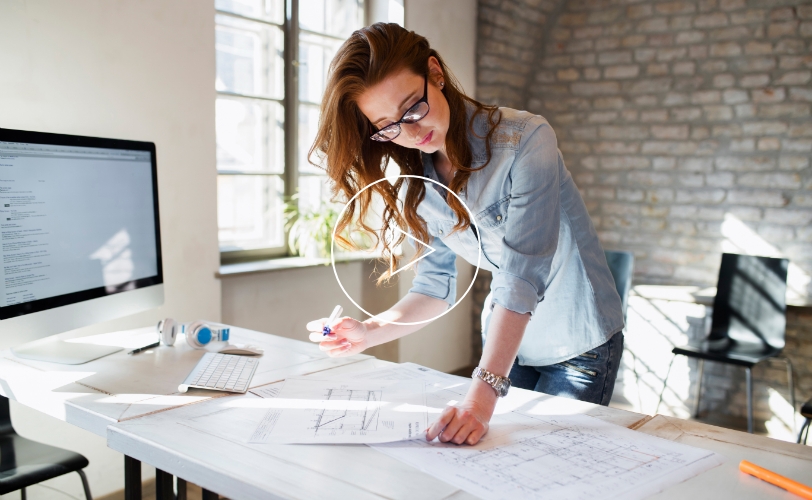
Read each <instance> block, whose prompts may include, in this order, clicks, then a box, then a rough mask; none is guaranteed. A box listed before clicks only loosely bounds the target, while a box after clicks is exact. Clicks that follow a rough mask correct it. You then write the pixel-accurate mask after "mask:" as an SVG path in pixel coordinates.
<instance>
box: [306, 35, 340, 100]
mask: <svg viewBox="0 0 812 500" xmlns="http://www.w3.org/2000/svg"><path fill="white" fill-rule="evenodd" d="M341 43H342V42H341V41H340V40H335V39H333V38H327V37H323V36H318V35H312V34H308V33H302V34H301V35H300V36H299V100H300V101H305V102H314V103H319V102H321V96H322V94H324V86H325V84H326V83H327V71H328V70H329V69H330V62H331V61H332V60H333V56H335V53H336V52H337V51H338V48H339V47H340V46H341Z"/></svg>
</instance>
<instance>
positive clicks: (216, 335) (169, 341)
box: [157, 318, 230, 349]
mask: <svg viewBox="0 0 812 500" xmlns="http://www.w3.org/2000/svg"><path fill="white" fill-rule="evenodd" d="M157 330H158V338H159V339H160V341H161V343H162V344H164V345H173V344H174V343H175V339H176V338H177V336H178V333H185V334H186V342H187V343H188V344H189V345H190V346H192V347H194V348H195V349H204V348H205V347H206V344H208V343H209V342H212V341H214V342H228V337H229V331H230V329H229V328H227V327H218V326H212V325H210V324H208V323H205V322H203V321H195V322H193V323H178V322H176V321H175V320H174V319H172V318H166V319H164V320H162V321H160V322H158V326H157Z"/></svg>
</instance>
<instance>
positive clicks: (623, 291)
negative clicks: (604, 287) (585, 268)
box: [603, 250, 634, 321]
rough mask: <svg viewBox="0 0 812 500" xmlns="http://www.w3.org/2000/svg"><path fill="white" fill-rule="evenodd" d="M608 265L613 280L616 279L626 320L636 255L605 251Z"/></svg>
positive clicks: (616, 286)
mask: <svg viewBox="0 0 812 500" xmlns="http://www.w3.org/2000/svg"><path fill="white" fill-rule="evenodd" d="M603 253H604V255H606V264H608V265H609V271H610V272H611V273H612V278H614V279H615V288H616V289H617V293H618V295H620V304H621V306H622V307H623V320H624V321H625V320H626V309H627V308H628V306H629V290H631V288H632V274H633V273H634V254H632V253H631V252H619V251H615V250H605V251H604V252H603Z"/></svg>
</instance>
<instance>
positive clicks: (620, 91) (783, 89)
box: [475, 0, 812, 419]
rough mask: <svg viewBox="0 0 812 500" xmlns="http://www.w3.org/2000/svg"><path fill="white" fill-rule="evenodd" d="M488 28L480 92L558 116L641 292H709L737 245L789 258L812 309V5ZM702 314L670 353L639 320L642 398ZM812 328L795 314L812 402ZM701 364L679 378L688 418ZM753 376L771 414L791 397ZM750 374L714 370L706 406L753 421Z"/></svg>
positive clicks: (497, 15) (552, 5)
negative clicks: (724, 256) (748, 415)
mask: <svg viewBox="0 0 812 500" xmlns="http://www.w3.org/2000/svg"><path fill="white" fill-rule="evenodd" d="M479 24H480V25H479V39H478V51H477V57H478V61H477V63H478V64H477V67H478V92H477V97H478V98H479V99H481V100H483V101H485V102H489V103H495V104H499V105H503V106H510V107H515V108H520V109H527V110H529V111H531V112H535V113H538V114H541V115H543V116H545V117H546V118H547V119H548V120H549V121H550V123H551V124H552V126H553V127H554V129H555V131H556V134H557V136H558V141H559V147H560V148H561V150H562V152H563V154H564V160H565V162H566V164H567V166H568V168H569V169H570V171H571V172H572V173H573V176H574V178H575V181H576V184H577V185H578V187H579V189H581V192H582V194H583V196H584V200H585V201H586V203H587V206H588V208H589V212H590V215H591V217H592V219H593V222H594V223H595V226H596V228H597V230H598V232H599V236H600V238H601V242H602V243H603V245H604V247H605V248H607V249H619V250H629V251H633V252H634V254H635V257H636V262H635V283H638V284H639V283H650V284H658V283H660V284H690V285H700V286H712V285H714V284H715V283H716V279H717V274H718V268H719V262H720V254H721V253H722V252H723V251H732V252H739V253H756V254H761V255H769V254H782V255H785V256H787V257H789V258H790V260H791V261H792V263H793V268H791V287H792V288H793V289H794V291H795V292H796V293H797V295H798V296H799V298H800V299H801V300H804V299H805V300H807V301H809V300H810V297H812V279H810V275H812V167H811V166H810V159H812V116H811V112H812V109H811V108H812V2H810V1H809V0H680V1H673V0H548V1H544V0H480V1H479ZM481 281H482V283H480V284H479V285H480V287H481V288H482V289H483V291H485V290H486V285H487V278H485V277H482V278H481ZM640 300H642V299H640ZM663 307H665V306H663ZM678 309H679V308H678ZM475 313H476V312H475ZM657 314H659V313H657ZM679 314H681V313H679V312H678V313H677V316H679ZM688 319H689V320H691V321H688V320H686V318H684V317H683V318H682V319H681V320H680V321H681V323H680V324H683V326H684V327H685V328H684V329H683V330H682V331H681V333H679V335H677V334H675V335H674V336H673V338H671V339H670V340H668V341H667V342H665V341H663V344H662V345H661V346H657V347H656V348H655V347H651V345H650V344H649V342H651V341H652V340H651V339H652V335H653V334H652V330H651V328H652V327H651V321H650V320H645V321H640V322H638V323H637V324H636V326H635V325H630V328H632V327H633V328H634V331H630V332H628V333H629V335H630V337H635V336H636V338H637V339H638V340H637V347H636V348H637V350H638V352H637V353H636V357H632V356H629V357H628V359H627V358H626V357H625V356H624V363H625V365H626V370H627V371H628V373H626V375H629V374H631V375H632V377H631V379H633V380H634V384H635V389H634V390H635V391H638V392H637V393H638V394H640V393H646V391H648V392H649V393H650V394H649V395H651V394H655V395H656V394H658V393H654V392H652V391H655V389H658V388H661V387H662V385H661V384H662V380H661V379H662V377H664V375H665V374H664V373H659V371H661V370H660V369H661V368H664V367H663V366H662V363H663V362H665V363H666V365H665V368H667V363H668V361H667V360H665V358H663V359H662V360H660V359H659V358H657V356H659V355H660V354H662V355H665V356H666V358H669V359H670V357H669V356H670V346H671V345H673V344H674V343H681V342H684V341H685V340H687V339H688V338H691V335H693V334H696V333H697V332H699V331H700V330H697V328H702V326H701V325H703V324H704V323H703V321H704V320H702V319H701V318H696V317H693V319H691V318H688ZM663 321H664V323H668V324H671V325H673V324H676V323H675V320H674V319H673V318H669V319H667V320H663ZM630 323H631V320H630ZM689 323H690V325H693V326H690V325H689ZM691 328H693V330H691ZM692 332H693V333H692ZM475 335H478V332H475ZM811 335H812V315H810V313H809V310H808V309H806V310H804V309H791V310H790V313H789V315H788V329H787V347H788V348H787V352H788V353H790V356H791V357H795V358H797V359H796V360H795V369H796V374H797V375H798V379H797V383H798V397H799V398H807V397H810V396H812V394H810V391H812V385H810V384H812V372H810V371H809V370H810V365H812V352H810V349H812V337H811ZM660 351H662V352H660ZM664 360H665V361H664ZM633 362H634V363H637V364H636V365H635V366H636V367H637V371H641V370H642V373H643V375H642V376H641V377H637V376H636V375H635V373H636V372H635V371H634V370H632V367H631V364H630V363H633ZM641 367H642V368H641ZM693 368H695V367H694V366H693V365H691V364H686V365H685V369H686V370H688V371H687V372H686V373H685V375H684V377H683V379H684V380H683V382H684V383H682V382H679V380H680V377H679V376H677V378H676V379H673V380H672V379H669V385H672V382H673V384H674V386H675V387H676V388H678V389H679V390H675V391H673V392H672V393H670V396H669V391H666V398H668V397H672V398H676V399H673V400H672V401H671V403H670V407H671V408H676V409H675V410H673V411H674V412H675V413H677V414H684V413H685V412H686V411H687V408H689V407H690V405H691V401H692V397H693V394H692V393H691V391H693V389H694V387H695V382H696V380H695V375H696V374H695V370H694V369H693ZM647 374H648V375H647ZM655 375H656V376H655ZM646 377H649V378H646ZM692 377H693V378H692ZM754 377H755V380H756V381H757V383H756V386H755V387H756V408H757V413H758V414H759V415H760V417H761V418H763V419H766V418H768V417H769V415H770V414H771V413H772V412H774V409H773V408H772V406H773V405H774V402H775V394H776V393H780V394H783V395H784V396H786V389H785V384H786V375H785V370H784V368H783V365H782V364H781V363H778V362H770V363H766V364H765V365H763V366H759V367H758V368H757V369H756V370H755V371H754ZM743 380H744V378H743V374H742V373H740V371H739V370H736V369H734V368H724V367H721V366H712V365H708V366H707V368H706V380H705V390H706V392H705V399H704V402H703V405H702V408H703V409H705V410H710V411H712V412H720V413H726V414H729V415H734V416H738V417H741V416H743V415H744V390H743V384H744V382H743ZM681 383H682V385H680V384H681ZM658 384H660V385H658ZM768 388H771V390H772V392H771V390H768ZM771 394H772V396H771ZM771 397H772V403H771V399H770V398H771ZM799 402H800V401H799ZM633 403H634V404H635V406H636V407H637V409H638V410H641V411H646V412H652V411H654V407H653V406H652V407H651V408H648V407H647V406H646V404H645V402H644V401H643V399H642V398H641V399H640V400H639V401H635V402H633ZM660 411H661V412H670V411H671V410H669V409H667V408H666V407H663V408H661V409H660Z"/></svg>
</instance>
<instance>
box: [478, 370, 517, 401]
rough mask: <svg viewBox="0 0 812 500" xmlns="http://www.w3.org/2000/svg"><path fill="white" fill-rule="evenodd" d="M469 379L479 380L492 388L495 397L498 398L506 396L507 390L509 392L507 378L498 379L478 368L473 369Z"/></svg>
mask: <svg viewBox="0 0 812 500" xmlns="http://www.w3.org/2000/svg"><path fill="white" fill-rule="evenodd" d="M471 378H473V379H477V378H478V379H481V380H482V381H483V382H485V383H486V384H488V385H489V386H491V387H493V390H494V391H496V395H497V396H498V397H500V398H503V397H505V396H507V393H508V390H510V379H509V378H507V377H500V376H499V375H496V374H493V373H491V372H489V371H488V370H486V369H484V368H480V367H478V366H477V367H476V368H474V373H472V374H471Z"/></svg>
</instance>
